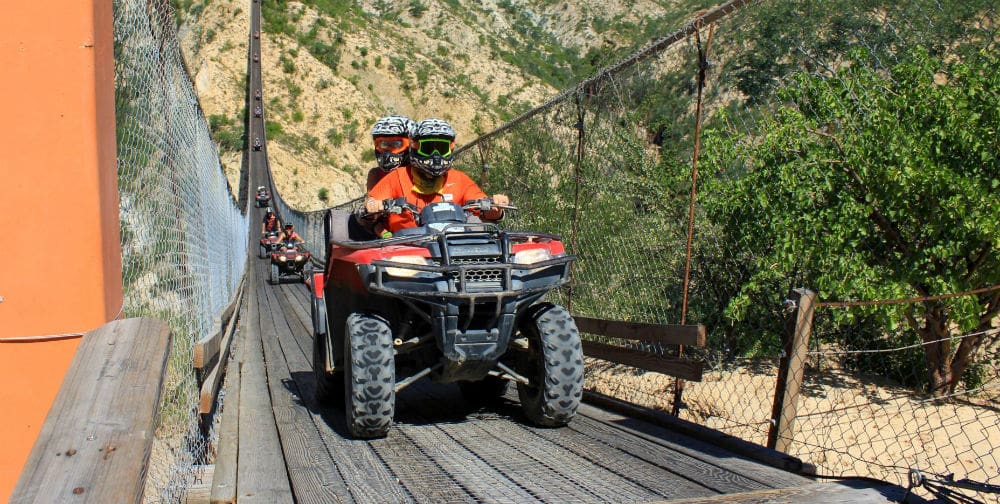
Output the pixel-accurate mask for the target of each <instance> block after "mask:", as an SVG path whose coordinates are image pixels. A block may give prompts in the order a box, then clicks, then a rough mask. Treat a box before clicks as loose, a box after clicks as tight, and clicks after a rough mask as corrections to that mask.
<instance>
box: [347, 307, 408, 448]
mask: <svg viewBox="0 0 1000 504" xmlns="http://www.w3.org/2000/svg"><path fill="white" fill-rule="evenodd" d="M395 386H396V369H395V361H394V358H393V353H392V330H391V329H389V325H388V324H387V323H386V322H385V321H384V320H382V319H381V318H378V317H375V316H373V315H366V314H361V313H352V314H351V315H350V316H349V317H347V327H346V334H345V337H344V394H345V395H346V396H347V398H346V400H345V402H344V410H345V413H346V418H347V429H348V431H350V433H351V435H352V436H354V437H356V438H377V437H384V436H385V435H386V433H387V432H388V431H389V427H390V426H391V425H392V417H393V414H394V413H395V408H396V391H395Z"/></svg>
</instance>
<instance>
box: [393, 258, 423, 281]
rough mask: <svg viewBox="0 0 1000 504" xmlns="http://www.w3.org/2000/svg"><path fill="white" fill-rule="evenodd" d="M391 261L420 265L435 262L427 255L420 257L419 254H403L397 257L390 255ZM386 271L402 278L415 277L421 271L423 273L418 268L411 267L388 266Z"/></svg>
mask: <svg viewBox="0 0 1000 504" xmlns="http://www.w3.org/2000/svg"><path fill="white" fill-rule="evenodd" d="M389 260H390V261H392V262H397V263H404V264H420V265H430V264H433V263H431V261H430V260H429V259H427V258H425V257H420V256H417V255H402V256H396V257H390V258H389ZM385 272H386V273H387V274H389V275H392V276H394V277H400V278H413V277H415V276H417V275H418V274H420V273H423V272H422V271H420V270H417V269H410V268H386V269H385Z"/></svg>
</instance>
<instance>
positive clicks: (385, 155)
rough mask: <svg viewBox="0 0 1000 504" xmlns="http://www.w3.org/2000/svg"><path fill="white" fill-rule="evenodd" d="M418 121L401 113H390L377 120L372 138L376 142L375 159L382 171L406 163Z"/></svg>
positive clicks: (387, 170)
mask: <svg viewBox="0 0 1000 504" xmlns="http://www.w3.org/2000/svg"><path fill="white" fill-rule="evenodd" d="M415 128H416V123H415V122H414V121H413V119H410V118H409V117H406V116H401V115H390V116H386V117H383V118H381V119H379V120H377V121H375V125H374V126H373V127H372V140H373V141H374V142H375V160H376V161H378V167H379V168H381V169H382V171H385V172H389V171H392V170H394V169H396V168H398V167H400V166H401V165H403V164H404V163H406V158H407V153H408V151H409V147H410V137H411V136H412V135H413V130H414V129H415Z"/></svg>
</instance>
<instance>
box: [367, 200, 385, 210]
mask: <svg viewBox="0 0 1000 504" xmlns="http://www.w3.org/2000/svg"><path fill="white" fill-rule="evenodd" d="M383 210H385V206H384V205H383V204H382V200H377V199H375V198H368V199H366V200H365V211H366V212H368V213H370V214H373V213H379V212H381V211H383Z"/></svg>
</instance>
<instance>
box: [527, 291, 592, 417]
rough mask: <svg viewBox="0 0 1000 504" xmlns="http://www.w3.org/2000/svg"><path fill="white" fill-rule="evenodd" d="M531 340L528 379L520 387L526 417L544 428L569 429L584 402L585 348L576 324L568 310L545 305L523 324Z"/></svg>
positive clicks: (534, 310) (538, 306) (535, 309)
mask: <svg viewBox="0 0 1000 504" xmlns="http://www.w3.org/2000/svg"><path fill="white" fill-rule="evenodd" d="M521 331H522V333H523V334H524V336H526V337H527V338H528V362H527V365H526V366H525V367H526V369H525V370H524V371H525V372H526V376H527V378H528V380H529V381H530V382H531V385H525V384H523V383H518V384H517V395H518V397H519V398H520V400H521V406H522V407H523V408H524V413H525V415H527V417H528V419H529V420H531V421H532V422H533V423H535V424H537V425H541V426H545V427H560V426H563V425H566V424H568V423H569V422H570V420H572V419H573V417H574V416H576V410H577V408H579V406H580V400H581V399H582V398H583V347H582V345H581V344H580V332H579V330H577V328H576V322H574V321H573V317H572V316H570V314H569V312H568V311H566V309H565V308H563V307H562V306H559V305H553V304H550V303H542V304H540V305H537V307H535V308H534V309H533V313H532V314H531V316H529V317H528V318H527V319H526V320H525V321H524V323H523V326H522V327H521Z"/></svg>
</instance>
